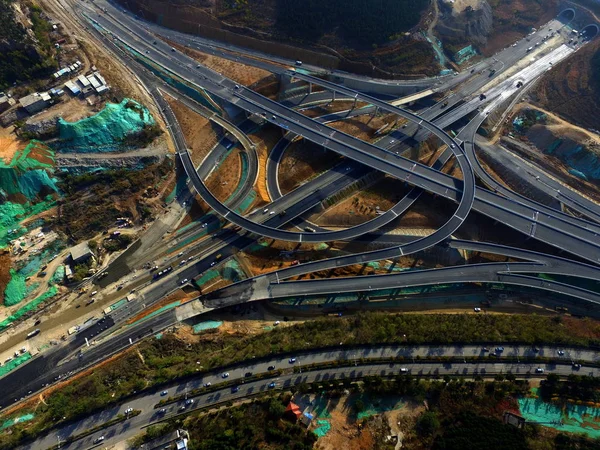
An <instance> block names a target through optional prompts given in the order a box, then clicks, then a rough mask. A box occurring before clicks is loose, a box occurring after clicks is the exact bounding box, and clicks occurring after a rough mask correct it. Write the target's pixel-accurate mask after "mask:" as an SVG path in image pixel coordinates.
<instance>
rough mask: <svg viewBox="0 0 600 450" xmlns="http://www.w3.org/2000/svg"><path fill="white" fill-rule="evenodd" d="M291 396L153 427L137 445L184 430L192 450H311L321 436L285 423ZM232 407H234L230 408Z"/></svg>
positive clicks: (273, 398) (138, 440) (136, 442)
mask: <svg viewBox="0 0 600 450" xmlns="http://www.w3.org/2000/svg"><path fill="white" fill-rule="evenodd" d="M289 401H290V396H289V395H280V396H278V397H271V398H268V399H260V400H256V401H254V402H252V403H249V404H244V405H240V406H236V407H231V408H228V409H224V410H221V411H218V412H214V413H211V414H203V415H198V414H193V415H191V416H190V417H187V418H186V419H185V420H181V419H178V420H171V421H169V422H168V423H167V424H165V425H163V426H153V427H149V428H148V429H147V432H146V433H145V434H143V435H141V436H140V437H139V438H138V439H136V440H135V442H134V445H136V446H139V445H140V444H142V443H144V442H148V441H149V440H151V439H153V438H156V437H159V436H162V435H164V434H166V433H168V432H169V431H174V430H175V429H177V428H181V427H183V428H184V429H185V430H187V431H188V432H189V433H190V447H189V448H190V450H216V449H218V450H237V449H256V448H264V449H269V450H310V449H312V448H313V444H314V443H315V442H316V440H317V436H316V435H315V434H314V433H312V432H310V431H307V430H306V428H304V427H302V426H300V425H299V424H296V423H291V422H288V421H285V420H282V416H283V413H284V411H285V405H287V403H289ZM230 406H231V405H230Z"/></svg>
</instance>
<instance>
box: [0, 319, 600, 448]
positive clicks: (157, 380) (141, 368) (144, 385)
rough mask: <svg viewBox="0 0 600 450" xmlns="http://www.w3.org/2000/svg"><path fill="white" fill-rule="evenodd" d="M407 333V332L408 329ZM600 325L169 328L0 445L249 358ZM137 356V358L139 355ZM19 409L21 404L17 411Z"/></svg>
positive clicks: (54, 400)
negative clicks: (189, 333) (255, 330)
mask: <svg viewBox="0 0 600 450" xmlns="http://www.w3.org/2000/svg"><path fill="white" fill-rule="evenodd" d="M405 335H406V336H405ZM598 337H600V325H599V324H598V323H597V322H594V321H592V320H589V319H571V318H566V317H565V318H561V317H559V316H556V317H548V316H536V315H474V314H468V315H467V314H448V315H443V314H423V315H419V314H406V315H392V314H387V313H384V312H381V313H379V312H377V313H367V314H359V315H356V316H354V317H344V318H321V319H317V320H312V321H308V322H305V323H302V324H297V325H294V326H289V327H282V328H275V329H273V330H271V331H268V332H262V333H260V334H258V335H255V336H248V335H247V334H244V333H241V332H240V333H232V334H221V333H220V332H219V331H218V330H208V331H205V332H204V333H203V334H202V335H201V336H200V339H198V340H197V342H186V341H184V340H181V339H178V338H177V337H176V336H174V335H173V334H164V335H163V337H162V338H161V339H151V340H146V341H143V342H142V343H141V344H140V345H138V346H137V347H136V349H135V350H136V351H130V352H126V353H125V354H123V355H122V356H121V357H120V358H118V359H115V360H113V361H110V362H108V363H106V364H105V365H103V366H101V367H98V368H96V369H95V370H94V371H92V372H89V373H88V374H87V375H85V376H82V377H80V378H77V379H75V380H74V381H72V382H70V383H68V384H66V385H65V386H64V387H62V388H60V389H58V390H56V391H54V392H52V393H51V394H49V395H48V396H47V397H45V399H44V402H42V403H39V404H38V405H36V407H35V414H36V416H35V419H34V420H32V421H29V422H24V423H21V424H17V425H15V426H13V427H12V428H11V433H4V434H2V435H0V448H12V447H14V445H16V443H18V442H22V441H23V440H24V439H27V438H29V437H32V436H36V435H38V434H39V433H40V432H42V431H43V430H46V429H48V428H50V427H53V426H56V425H57V424H58V423H60V422H64V421H69V420H73V419H76V418H79V417H83V416H87V415H88V414H90V413H91V412H93V411H96V410H99V409H103V408H106V406H107V405H109V404H113V403H118V402H120V401H122V400H123V399H124V398H126V397H128V396H130V395H131V393H132V392H138V393H139V392H140V391H142V390H144V389H148V388H151V387H153V386H158V385H160V384H164V383H167V382H170V381H174V380H176V379H179V378H183V377H190V376H196V375H199V374H200V373H201V372H199V371H198V368H199V367H201V371H209V370H211V369H216V368H219V367H222V366H226V365H229V364H233V363H236V362H241V361H244V360H246V359H248V358H252V357H256V358H261V357H267V356H269V355H273V354H282V353H284V354H285V353H292V352H295V351H300V350H307V349H311V348H323V347H338V346H339V344H340V342H343V344H344V345H346V346H349V345H361V344H362V345H364V344H367V345H369V344H371V345H377V344H379V343H381V344H392V343H400V344H403V343H406V344H424V343H432V344H450V343H474V342H494V341H496V342H506V343H508V342H515V343H524V344H534V343H542V342H544V343H548V344H552V343H555V344H565V345H566V344H572V345H593V344H597V342H598ZM140 355H141V358H140ZM22 413H23V411H19V414H22Z"/></svg>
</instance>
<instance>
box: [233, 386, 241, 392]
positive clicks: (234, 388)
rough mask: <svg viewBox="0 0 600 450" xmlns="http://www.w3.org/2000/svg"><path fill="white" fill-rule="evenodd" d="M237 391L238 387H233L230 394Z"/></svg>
mask: <svg viewBox="0 0 600 450" xmlns="http://www.w3.org/2000/svg"><path fill="white" fill-rule="evenodd" d="M239 390H240V388H239V387H238V386H234V387H232V388H231V392H237V391H239Z"/></svg>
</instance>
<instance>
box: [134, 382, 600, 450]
mask: <svg viewBox="0 0 600 450" xmlns="http://www.w3.org/2000/svg"><path fill="white" fill-rule="evenodd" d="M548 378H549V379H550V378H551V376H550V375H549V376H548ZM556 383H557V384H558V385H562V384H566V383H559V382H556ZM291 391H292V394H293V396H294V397H292V395H290V394H288V393H280V394H276V393H274V392H266V393H262V394H259V395H260V396H259V397H258V398H255V399H254V400H250V402H249V403H246V404H243V405H240V406H234V405H233V404H232V403H231V402H228V403H227V404H226V405H225V406H226V407H227V409H221V410H219V411H217V412H208V413H207V412H192V413H191V414H189V415H188V416H184V417H179V418H175V419H171V420H168V421H167V422H165V423H163V424H160V425H155V426H151V427H149V428H147V429H146V431H145V432H144V433H143V434H141V435H139V436H138V437H137V438H136V439H135V440H134V441H133V442H132V444H133V445H134V446H136V447H138V446H140V445H142V444H144V443H147V442H149V441H151V440H152V439H155V438H157V437H160V436H163V435H165V434H166V433H168V432H171V431H174V430H176V429H185V430H187V431H188V432H189V433H190V437H191V440H190V443H191V447H190V448H191V449H198V450H208V449H217V448H218V449H235V448H248V449H249V448H269V449H280V448H286V449H287V448H290V449H308V448H313V446H312V445H313V443H314V442H315V441H316V436H315V435H314V434H313V433H312V429H314V428H315V426H314V425H312V426H311V427H309V430H308V431H306V430H305V429H304V428H303V427H300V426H298V425H295V424H291V423H289V422H288V421H287V420H286V419H285V417H286V416H285V415H284V411H285V407H286V406H287V405H288V404H289V402H290V401H295V402H298V399H302V402H301V403H302V404H305V402H306V401H307V400H308V399H309V398H311V399H312V398H315V396H316V398H318V400H316V399H315V400H314V401H313V404H315V403H317V402H318V403H319V404H320V405H323V408H324V409H321V407H319V408H318V411H322V412H321V413H318V414H319V415H318V416H317V417H328V418H329V420H328V422H329V423H331V426H332V431H331V433H333V434H336V435H338V437H337V438H336V437H333V438H331V440H329V438H328V437H326V438H325V442H323V445H324V446H325V448H329V447H328V446H330V445H331V444H332V443H333V442H337V443H339V445H343V443H344V442H345V441H344V440H341V441H340V440H336V439H339V434H342V435H344V438H345V439H351V440H353V442H354V441H356V442H357V443H358V442H362V443H365V442H370V443H372V445H373V446H372V447H360V448H374V449H378V450H388V449H389V450H392V449H394V448H395V443H394V442H390V441H389V440H386V439H383V438H384V437H386V436H389V435H391V434H394V433H393V432H392V430H391V428H390V423H391V422H390V419H391V417H386V418H385V419H384V420H381V417H380V416H381V414H383V415H386V414H387V413H385V412H384V413H378V412H377V411H378V409H379V408H378V406H377V405H382V404H388V405H389V404H394V403H396V404H400V405H402V406H400V410H401V414H399V415H397V416H395V417H396V419H395V420H394V422H396V423H397V427H398V429H400V431H401V432H402V448H403V449H408V450H425V449H432V450H442V449H444V450H471V449H472V450H481V449H488V448H489V449H492V448H493V449H496V450H503V449H506V450H509V449H510V450H541V449H544V450H566V449H571V450H576V449H579V450H591V449H594V448H597V447H596V443H595V442H594V441H592V440H591V439H588V438H586V437H582V436H577V435H569V434H564V433H560V432H557V431H555V430H553V429H551V428H545V427H541V426H540V425H538V424H526V425H525V427H524V428H522V429H521V428H517V427H515V426H512V425H507V424H504V423H503V415H504V413H505V412H507V411H508V412H512V413H515V414H519V405H518V402H517V398H520V397H525V396H528V395H529V391H530V384H529V382H528V381H524V380H515V378H514V376H511V375H510V374H508V375H507V376H497V377H496V379H495V380H492V381H483V380H481V379H475V380H464V379H460V378H452V377H449V376H445V377H444V379H442V380H428V379H421V378H419V377H416V376H411V375H398V376H396V377H395V378H392V379H384V378H382V377H379V376H372V377H367V378H364V379H363V381H362V383H357V382H353V381H352V380H350V379H344V380H337V379H332V380H322V381H319V382H315V383H312V384H301V385H299V386H295V387H292V388H291ZM309 396H311V397H309ZM334 410H335V411H336V412H335V413H333V411H334ZM365 410H370V411H374V413H368V414H366V415H365V414H364V412H365ZM323 411H327V413H325V412H323ZM402 411H404V413H402ZM314 413H315V411H313V414H314ZM321 414H323V415H321ZM339 414H343V416H342V417H339ZM361 414H362V415H361ZM332 417H336V419H332ZM386 419H387V420H386ZM317 426H318V425H317ZM336 427H338V428H336ZM339 427H343V431H342V430H340V429H339ZM316 448H319V446H318V444H317V447H316ZM342 448H343V447H342Z"/></svg>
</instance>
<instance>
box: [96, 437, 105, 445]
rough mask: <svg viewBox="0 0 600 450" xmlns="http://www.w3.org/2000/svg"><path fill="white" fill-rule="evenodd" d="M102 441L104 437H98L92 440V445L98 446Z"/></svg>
mask: <svg viewBox="0 0 600 450" xmlns="http://www.w3.org/2000/svg"><path fill="white" fill-rule="evenodd" d="M103 440H104V436H99V437H97V438H96V439H94V444H98V443H100V442H102V441H103Z"/></svg>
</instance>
